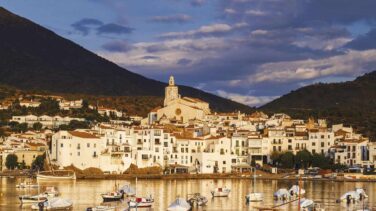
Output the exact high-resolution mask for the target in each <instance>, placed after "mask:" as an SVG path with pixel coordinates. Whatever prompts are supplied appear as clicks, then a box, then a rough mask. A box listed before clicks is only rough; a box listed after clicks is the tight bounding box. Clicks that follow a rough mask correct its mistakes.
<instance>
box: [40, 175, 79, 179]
mask: <svg viewBox="0 0 376 211" xmlns="http://www.w3.org/2000/svg"><path fill="white" fill-rule="evenodd" d="M75 179H76V175H69V176H51V175H43V174H37V180H75Z"/></svg>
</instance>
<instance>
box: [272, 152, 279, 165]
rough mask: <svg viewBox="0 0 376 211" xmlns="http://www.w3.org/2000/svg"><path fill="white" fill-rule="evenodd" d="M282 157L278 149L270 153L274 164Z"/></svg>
mask: <svg viewBox="0 0 376 211" xmlns="http://www.w3.org/2000/svg"><path fill="white" fill-rule="evenodd" d="M280 158H281V153H280V152H278V151H273V152H272V153H271V155H270V159H271V160H272V161H273V164H274V165H276V164H277V163H278V162H279V161H280Z"/></svg>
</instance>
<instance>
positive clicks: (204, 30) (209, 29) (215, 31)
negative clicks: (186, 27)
mask: <svg viewBox="0 0 376 211" xmlns="http://www.w3.org/2000/svg"><path fill="white" fill-rule="evenodd" d="M245 26H247V24H246V23H243V22H240V23H236V24H234V25H228V24H224V23H216V24H211V25H204V26H201V27H200V28H198V29H194V30H190V31H186V32H168V33H164V34H162V35H160V37H161V38H185V37H197V36H216V35H223V34H225V33H230V32H232V31H234V30H236V29H241V28H244V27H245Z"/></svg>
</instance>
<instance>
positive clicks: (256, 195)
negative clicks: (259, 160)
mask: <svg viewBox="0 0 376 211" xmlns="http://www.w3.org/2000/svg"><path fill="white" fill-rule="evenodd" d="M256 177H257V176H256V169H255V168H253V190H252V193H250V194H248V195H246V196H245V200H246V202H247V203H249V202H258V201H263V200H264V194H263V193H260V192H257V191H256Z"/></svg>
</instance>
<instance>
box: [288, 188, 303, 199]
mask: <svg viewBox="0 0 376 211" xmlns="http://www.w3.org/2000/svg"><path fill="white" fill-rule="evenodd" d="M299 189H300V188H299V186H298V185H293V186H292V187H291V188H290V190H289V193H290V195H291V196H293V197H298V196H299ZM305 192H306V191H305V190H304V189H303V188H302V189H300V195H304V194H305Z"/></svg>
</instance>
